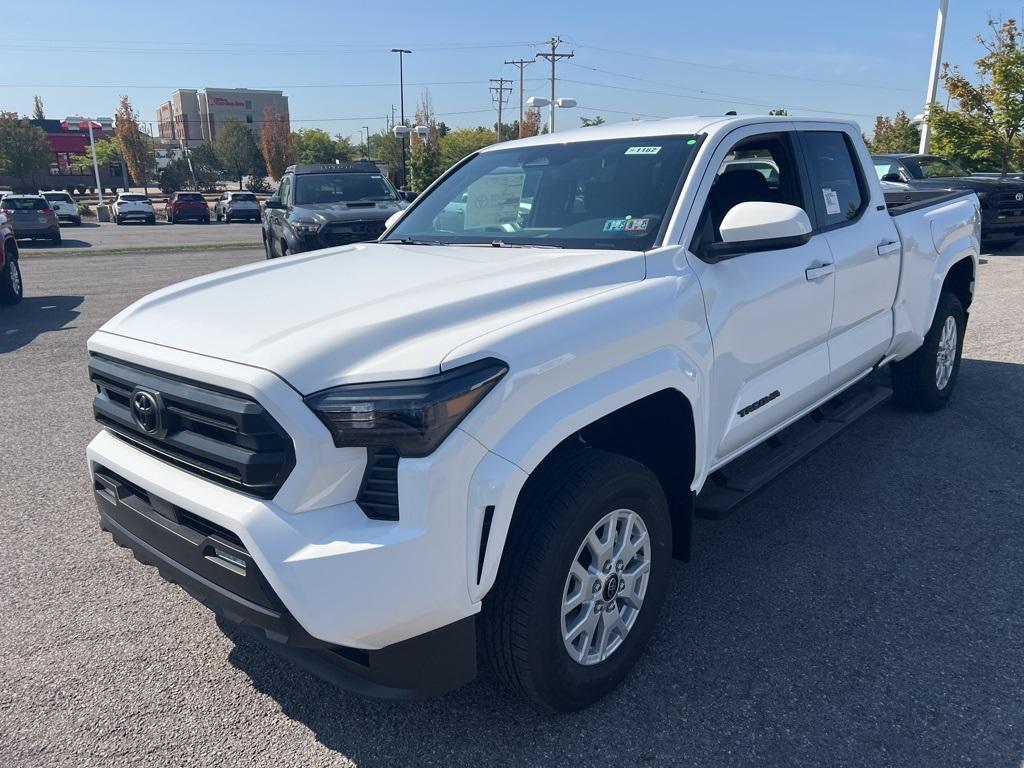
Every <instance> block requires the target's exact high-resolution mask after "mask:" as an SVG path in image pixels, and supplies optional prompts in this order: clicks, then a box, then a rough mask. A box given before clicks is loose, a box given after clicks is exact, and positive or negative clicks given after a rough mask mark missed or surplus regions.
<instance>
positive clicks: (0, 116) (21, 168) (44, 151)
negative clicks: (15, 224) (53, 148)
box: [0, 112, 51, 190]
mask: <svg viewBox="0 0 1024 768" xmlns="http://www.w3.org/2000/svg"><path fill="white" fill-rule="evenodd" d="M50 157H51V152H50V144H49V142H48V141H47V140H46V134H45V133H44V132H43V129H42V128H38V127H37V126H34V125H32V123H30V122H29V121H28V120H25V119H21V118H19V117H18V115H17V113H15V112H0V175H4V176H13V177H14V179H15V189H16V190H28V189H31V187H32V186H34V184H32V183H31V180H33V179H34V177H35V175H36V174H37V173H46V172H48V170H49V168H50Z"/></svg>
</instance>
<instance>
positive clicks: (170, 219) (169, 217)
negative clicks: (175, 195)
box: [167, 213, 174, 224]
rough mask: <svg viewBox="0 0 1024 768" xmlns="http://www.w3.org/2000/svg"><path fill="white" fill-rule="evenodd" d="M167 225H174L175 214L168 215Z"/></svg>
mask: <svg viewBox="0 0 1024 768" xmlns="http://www.w3.org/2000/svg"><path fill="white" fill-rule="evenodd" d="M167 223H168V224H173V223H174V214H173V213H168V214H167Z"/></svg>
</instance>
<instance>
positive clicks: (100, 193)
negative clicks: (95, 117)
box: [85, 117, 103, 206]
mask: <svg viewBox="0 0 1024 768" xmlns="http://www.w3.org/2000/svg"><path fill="white" fill-rule="evenodd" d="M85 122H86V124H88V126H89V146H90V147H92V170H93V172H94V173H95V174H96V195H97V196H98V198H99V202H98V203H97V205H99V206H102V205H103V185H102V184H101V183H100V166H99V163H97V162H96V142H95V141H93V137H92V118H91V117H87V118H86V119H85Z"/></svg>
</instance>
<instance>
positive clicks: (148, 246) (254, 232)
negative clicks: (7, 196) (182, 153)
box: [18, 218, 262, 256]
mask: <svg viewBox="0 0 1024 768" xmlns="http://www.w3.org/2000/svg"><path fill="white" fill-rule="evenodd" d="M60 233H61V238H62V239H63V242H62V243H61V244H60V245H59V246H54V245H53V244H52V243H50V242H49V241H47V240H19V241H18V247H19V248H21V250H22V251H23V252H24V253H26V254H29V255H32V256H38V255H43V254H56V253H63V254H69V255H70V254H74V255H76V256H80V255H85V254H86V253H114V252H117V253H126V254H131V253H139V252H147V253H149V252H155V251H159V250H167V249H173V250H193V249H197V248H211V247H212V248H232V247H235V248H245V247H249V246H252V245H255V246H259V247H262V241H261V239H260V225H259V224H257V223H252V222H248V221H245V222H242V221H233V222H231V223H230V224H227V223H224V222H220V223H218V222H216V221H211V222H210V223H209V224H201V223H199V222H194V221H187V222H180V223H178V224H168V223H167V222H166V221H164V220H163V219H162V218H159V219H157V222H156V224H145V223H143V222H126V223H124V224H121V225H120V226H119V225H117V224H114V223H113V222H106V221H105V222H102V223H100V222H97V221H89V220H88V219H86V220H85V221H84V222H82V226H80V227H75V226H70V225H64V226H62V227H61V232H60Z"/></svg>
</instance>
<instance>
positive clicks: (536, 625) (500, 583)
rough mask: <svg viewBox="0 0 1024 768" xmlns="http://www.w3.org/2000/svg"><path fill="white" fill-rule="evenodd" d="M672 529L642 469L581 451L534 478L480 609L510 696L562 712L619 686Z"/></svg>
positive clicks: (661, 584) (485, 639) (647, 632)
mask: <svg viewBox="0 0 1024 768" xmlns="http://www.w3.org/2000/svg"><path fill="white" fill-rule="evenodd" d="M671 540H672V523H671V519H670V516H669V510H668V504H667V502H666V500H665V494H664V492H663V491H662V488H661V485H660V484H659V483H658V480H657V478H656V477H655V476H654V474H653V473H652V472H651V471H650V470H649V469H648V468H647V467H645V466H644V465H642V464H640V463H638V462H636V461H633V460H632V459H628V458H626V457H624V456H619V455H616V454H612V453H606V452H604V451H598V450H595V449H591V448H581V449H578V450H572V451H569V452H566V453H564V454H563V455H561V456H556V457H553V458H551V459H549V460H548V463H547V464H546V466H544V467H542V468H541V470H539V471H538V472H537V473H535V474H534V476H533V477H531V478H530V481H529V484H528V486H527V488H526V489H525V490H524V493H523V495H522V497H521V498H520V501H519V503H518V504H517V505H516V511H515V518H514V519H513V524H512V528H511V530H510V532H509V538H508V542H507V545H506V548H505V552H504V555H503V560H502V564H501V568H500V570H499V574H498V580H497V582H496V583H495V585H494V587H493V589H492V590H491V592H490V593H489V594H488V595H487V597H486V598H485V599H484V605H483V612H482V614H481V643H480V644H481V650H482V653H483V656H484V658H485V660H486V661H487V662H488V664H489V666H490V667H491V668H492V669H493V670H494V671H495V673H496V674H497V676H498V677H499V678H500V679H501V681H502V682H503V683H504V684H505V685H507V686H508V687H510V688H512V689H514V690H517V691H518V692H520V693H522V694H523V695H525V696H526V697H527V698H529V699H532V700H533V701H534V702H536V703H539V704H542V705H544V706H547V707H550V708H552V709H558V710H574V709H580V708H582V707H585V706H587V705H589V704H591V703H593V702H594V701H596V700H597V699H599V698H601V697H602V696H604V695H605V694H607V693H608V692H609V691H611V690H612V689H614V688H615V687H616V686H617V685H618V684H619V683H621V682H622V680H623V679H625V677H626V675H627V674H628V673H629V671H630V669H631V668H632V667H633V665H634V664H635V663H636V661H637V659H638V658H639V657H640V654H641V652H642V651H643V649H644V646H645V645H646V644H647V641H648V640H649V639H650V636H651V634H652V633H653V631H654V627H655V623H656V621H657V618H658V612H659V609H660V607H661V603H662V602H663V600H664V597H665V590H666V587H667V582H668V575H669V563H670V560H671V557H672V554H671Z"/></svg>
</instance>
